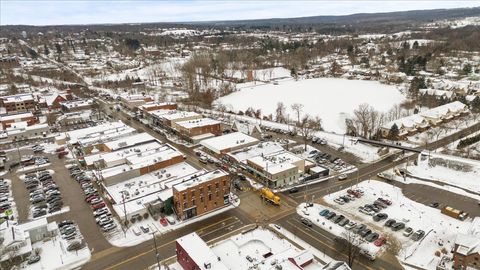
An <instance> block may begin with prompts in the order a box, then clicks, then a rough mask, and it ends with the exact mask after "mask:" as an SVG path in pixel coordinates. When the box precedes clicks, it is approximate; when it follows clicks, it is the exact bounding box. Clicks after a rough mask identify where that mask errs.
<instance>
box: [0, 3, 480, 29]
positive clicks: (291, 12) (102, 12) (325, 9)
mask: <svg viewBox="0 0 480 270" xmlns="http://www.w3.org/2000/svg"><path fill="white" fill-rule="evenodd" d="M474 6H480V1H439V0H437V1H414V0H405V1H338V0H337V1H321V0H318V1H314V0H310V1H278V0H270V1H246V0H237V1H219V0H217V1H202V0H184V1H154V0H150V1H142V0H136V1H121V0H117V1H109V0H84V1H75V0H63V1H62V0H54V1H41V0H0V25H6V24H30V25H55V24H92V23H136V22H186V21H209V20H240V19H261V18H287V17H303V16H315V15H346V14H353V13H365V12H367V13H374V12H389V11H401V10H415V9H435V8H458V7H474Z"/></svg>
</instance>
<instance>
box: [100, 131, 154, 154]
mask: <svg viewBox="0 0 480 270" xmlns="http://www.w3.org/2000/svg"><path fill="white" fill-rule="evenodd" d="M155 140H156V139H155V138H154V137H153V136H152V135H150V134H148V133H146V132H142V133H138V134H133V135H130V136H126V137H122V138H119V139H116V140H114V141H110V142H106V143H105V146H107V147H108V148H109V149H110V150H112V151H115V150H117V149H122V148H127V147H129V146H134V145H137V144H141V143H145V142H151V141H155Z"/></svg>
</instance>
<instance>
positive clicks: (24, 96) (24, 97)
mask: <svg viewBox="0 0 480 270" xmlns="http://www.w3.org/2000/svg"><path fill="white" fill-rule="evenodd" d="M0 98H1V99H3V102H5V103H9V102H22V101H30V100H33V95H32V94H18V95H12V96H3V97H0Z"/></svg>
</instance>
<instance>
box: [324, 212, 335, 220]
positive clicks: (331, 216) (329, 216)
mask: <svg viewBox="0 0 480 270" xmlns="http://www.w3.org/2000/svg"><path fill="white" fill-rule="evenodd" d="M336 215H337V214H336V213H335V212H333V211H332V212H330V213H328V215H326V216H325V218H326V219H332V218H333V217H335V216H336Z"/></svg>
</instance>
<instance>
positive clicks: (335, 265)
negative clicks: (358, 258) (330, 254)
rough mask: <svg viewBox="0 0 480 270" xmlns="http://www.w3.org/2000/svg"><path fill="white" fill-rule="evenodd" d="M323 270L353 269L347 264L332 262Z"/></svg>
mask: <svg viewBox="0 0 480 270" xmlns="http://www.w3.org/2000/svg"><path fill="white" fill-rule="evenodd" d="M322 270H352V268H350V266H348V264H347V263H346V262H342V261H330V262H329V263H327V264H326V265H324V266H323V268H322Z"/></svg>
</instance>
